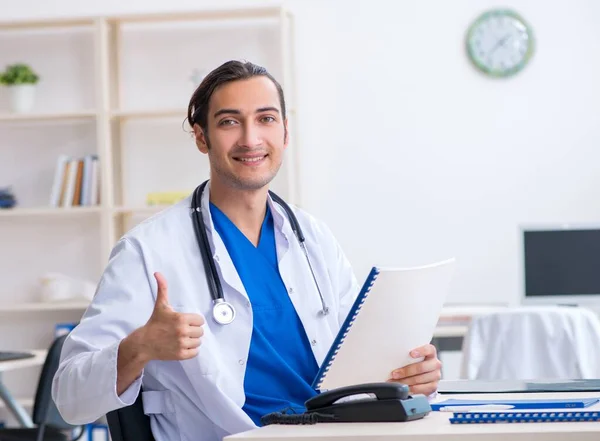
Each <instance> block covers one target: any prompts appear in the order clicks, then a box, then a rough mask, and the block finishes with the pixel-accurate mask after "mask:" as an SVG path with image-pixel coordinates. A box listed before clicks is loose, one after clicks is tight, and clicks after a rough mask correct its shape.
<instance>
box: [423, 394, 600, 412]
mask: <svg viewBox="0 0 600 441" xmlns="http://www.w3.org/2000/svg"><path fill="white" fill-rule="evenodd" d="M599 401H600V397H596V398H560V399H559V398H556V399H545V400H458V399H448V400H445V401H440V402H437V403H431V409H432V410H440V408H442V407H446V406H473V407H476V406H482V405H490V404H500V405H510V406H513V409H529V410H533V409H577V408H579V409H581V408H585V407H589V406H591V405H592V404H596V403H597V402H599ZM461 410H462V409H461Z"/></svg>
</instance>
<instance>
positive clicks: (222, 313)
mask: <svg viewBox="0 0 600 441" xmlns="http://www.w3.org/2000/svg"><path fill="white" fill-rule="evenodd" d="M212 314H213V318H214V319H215V321H216V322H217V323H218V324H220V325H228V324H229V323H231V322H232V321H233V319H234V318H235V309H234V308H233V306H232V305H231V304H230V303H227V302H226V301H225V300H223V299H217V300H216V301H215V302H214V305H213V311H212Z"/></svg>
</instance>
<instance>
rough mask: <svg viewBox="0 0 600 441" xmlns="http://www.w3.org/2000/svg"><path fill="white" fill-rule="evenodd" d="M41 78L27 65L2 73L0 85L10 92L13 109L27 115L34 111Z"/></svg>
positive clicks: (13, 66) (21, 64) (18, 65)
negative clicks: (38, 83)
mask: <svg viewBox="0 0 600 441" xmlns="http://www.w3.org/2000/svg"><path fill="white" fill-rule="evenodd" d="M39 79H40V78H39V76H38V75H37V74H36V73H35V72H34V71H33V70H32V69H31V67H29V66H28V65H26V64H23V63H17V64H12V65H9V66H7V67H6V70H5V71H4V72H2V73H0V84H3V85H5V86H7V87H8V89H9V91H10V103H11V109H12V110H13V111H14V112H17V113H25V112H29V111H31V109H33V105H34V101H35V87H36V84H37V82H38V81H39Z"/></svg>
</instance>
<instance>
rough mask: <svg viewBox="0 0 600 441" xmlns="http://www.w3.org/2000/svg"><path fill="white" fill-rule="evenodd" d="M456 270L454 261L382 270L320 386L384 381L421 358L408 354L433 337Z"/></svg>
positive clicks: (328, 387) (329, 387)
mask: <svg viewBox="0 0 600 441" xmlns="http://www.w3.org/2000/svg"><path fill="white" fill-rule="evenodd" d="M454 268H455V259H449V260H445V261H442V262H438V263H435V264H431V265H426V266H420V267H414V268H379V275H378V276H377V279H376V280H375V282H374V283H373V285H372V287H371V290H370V292H369V294H367V298H366V299H365V301H364V303H363V304H362V307H361V308H360V312H359V313H358V315H357V316H356V318H355V320H354V322H353V323H352V325H351V327H350V329H349V331H348V333H347V335H346V337H345V338H344V340H343V343H342V345H341V346H340V348H339V350H338V352H337V354H336V355H335V358H334V360H333V362H332V363H331V364H330V367H329V370H328V371H327V372H326V373H325V375H324V377H323V379H322V381H321V385H320V388H319V389H320V390H322V391H323V390H330V389H334V388H338V387H342V386H350V385H355V384H361V383H371V382H384V381H386V380H387V379H388V378H390V375H391V372H392V371H393V370H394V369H398V368H400V367H404V366H406V365H408V364H411V363H415V362H418V361H420V360H422V359H414V358H412V357H410V355H409V352H410V351H411V350H413V349H415V348H417V347H419V346H423V345H425V344H427V343H429V342H430V341H431V339H432V337H433V333H434V330H435V327H436V324H437V321H438V318H439V316H440V313H441V311H442V306H443V304H444V302H445V300H446V297H447V294H448V291H449V286H450V283H451V280H452V277H453V275H454ZM351 313H352V312H351ZM340 332H341V331H340ZM334 344H335V343H334ZM325 361H327V360H325Z"/></svg>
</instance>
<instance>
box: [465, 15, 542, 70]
mask: <svg viewBox="0 0 600 441" xmlns="http://www.w3.org/2000/svg"><path fill="white" fill-rule="evenodd" d="M497 16H501V17H510V18H513V19H515V20H517V21H519V22H521V23H522V24H523V26H525V29H526V30H527V35H528V37H529V46H528V48H527V52H526V53H525V55H524V57H523V59H522V60H521V61H520V62H519V63H518V64H516V65H515V66H513V67H511V68H510V69H505V70H501V69H490V68H488V67H487V66H486V65H484V64H482V63H481V62H480V61H479V60H478V59H477V57H476V56H475V54H474V53H473V49H472V48H471V45H470V44H469V42H470V41H471V37H473V33H474V32H475V30H476V29H477V28H478V27H479V25H480V24H481V23H482V22H484V21H486V20H489V19H490V18H491V17H497ZM465 46H466V49H467V54H468V56H469V60H470V61H471V63H472V64H473V65H474V66H475V67H476V68H477V69H478V70H479V71H481V72H483V73H484V74H486V75H488V76H491V77H496V78H508V77H511V76H513V75H515V74H517V73H518V72H521V71H522V70H523V69H524V68H525V66H526V65H527V64H528V63H529V61H530V60H531V58H532V57H533V54H534V52H535V46H536V41H535V37H534V34H533V30H532V28H531V26H530V25H529V23H528V22H527V21H525V20H524V19H523V17H522V16H521V15H519V14H518V13H516V12H515V11H512V10H510V9H492V10H489V11H487V12H484V13H483V14H481V15H480V16H479V17H477V18H476V19H475V21H474V22H473V23H472V24H471V25H470V26H469V29H468V31H467V35H466V38H465Z"/></svg>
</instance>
